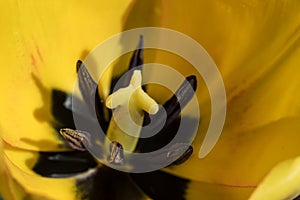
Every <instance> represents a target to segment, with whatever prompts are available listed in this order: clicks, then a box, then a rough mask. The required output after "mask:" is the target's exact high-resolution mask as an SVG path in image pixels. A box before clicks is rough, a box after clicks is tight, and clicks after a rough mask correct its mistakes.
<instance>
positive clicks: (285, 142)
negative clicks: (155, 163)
mask: <svg viewBox="0 0 300 200" xmlns="http://www.w3.org/2000/svg"><path fill="white" fill-rule="evenodd" d="M299 120H300V117H293V118H284V119H281V120H278V121H276V122H273V123H270V124H268V125H266V126H263V127H260V128H257V129H254V130H252V131H245V132H244V131H240V132H238V133H236V134H234V135H233V134H232V133H231V132H230V130H226V132H224V134H223V135H221V138H220V140H219V142H218V144H217V145H216V146H215V148H214V149H213V150H212V152H211V153H210V154H209V155H208V156H207V157H205V158H204V159H199V158H198V157H197V154H193V155H192V156H191V157H190V158H189V159H188V160H187V161H186V162H185V163H184V164H182V165H180V166H178V167H177V166H176V167H173V168H170V169H166V171H168V172H171V173H173V174H176V175H178V176H182V177H187V178H188V179H191V180H198V181H200V182H209V183H216V184H221V185H229V186H240V187H255V186H257V185H258V183H259V182H260V181H261V180H262V178H263V177H264V176H265V175H266V174H267V173H268V172H269V171H270V170H271V169H272V168H273V166H275V165H276V164H277V163H278V162H281V161H283V160H286V159H287V158H291V157H295V156H297V155H299V151H298V150H299V145H300V138H299V131H300V125H299ZM227 131H228V132H227ZM230 135H232V136H230ZM195 150H196V151H197V150H199V149H197V148H196V149H195Z"/></svg>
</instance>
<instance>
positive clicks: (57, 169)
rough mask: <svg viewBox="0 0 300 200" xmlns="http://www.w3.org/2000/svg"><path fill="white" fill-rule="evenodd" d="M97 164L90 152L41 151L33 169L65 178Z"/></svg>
mask: <svg viewBox="0 0 300 200" xmlns="http://www.w3.org/2000/svg"><path fill="white" fill-rule="evenodd" d="M30 162H31V161H30V160H28V161H27V163H30ZM96 166H97V162H96V161H95V160H94V158H93V157H92V156H91V155H90V154H89V153H88V152H80V151H70V152H39V159H38V162H37V163H35V165H34V167H33V171H35V172H36V173H38V174H40V175H41V176H44V177H51V178H63V177H70V176H75V175H77V174H80V173H83V172H86V171H88V170H89V169H92V168H95V167H96Z"/></svg>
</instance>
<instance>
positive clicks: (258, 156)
mask: <svg viewBox="0 0 300 200" xmlns="http://www.w3.org/2000/svg"><path fill="white" fill-rule="evenodd" d="M0 6H1V8H2V12H1V20H0V25H1V27H2V30H1V37H0V41H1V44H2V52H1V55H2V57H1V58H2V63H3V67H2V68H1V69H2V73H1V74H2V75H1V84H0V87H1V91H2V92H3V94H4V95H2V97H1V100H0V105H1V114H0V135H1V139H2V140H1V141H0V151H1V153H0V161H1V163H0V194H1V195H2V196H3V198H4V199H5V200H7V199H24V198H30V199H84V198H87V197H91V196H92V195H94V194H101V195H102V196H97V197H96V198H104V199H106V198H119V199H120V198H121V197H122V198H126V197H127V198H130V199H133V198H135V199H148V198H154V199H167V198H172V199H176V198H182V196H184V197H185V198H186V199H228V200H231V199H241V200H243V199H251V200H263V199H271V200H273V199H278V200H280V199H293V198H295V197H297V196H298V195H300V186H299V185H300V174H299V169H300V163H299V156H300V155H299V150H298V147H299V145H300V136H299V134H298V133H299V131H300V126H299V120H300V116H299V111H300V104H299V102H298V94H299V92H298V91H297V90H298V88H299V86H300V78H299V76H298V74H297V71H299V69H298V68H299V67H298V66H299V64H300V61H298V58H299V55H300V44H299V33H300V32H299V25H300V13H299V9H300V3H299V2H298V1H297V0H291V1H275V0H271V1H258V0H253V1H244V0H239V1H220V0H212V1H204V0H203V1H202V0H201V1H196V0H188V1H185V2H182V1H178V0H175V1H167V0H161V1H160V0H153V1H130V0H123V1H117V0H111V1H108V2H104V1H94V0H92V1H89V2H74V1H62V2H61V1H43V2H38V1H33V0H30V1H26V2H22V1H17V0H14V1H8V2H5V1H2V2H1V3H0ZM149 26H159V27H165V28H170V29H174V30H177V31H179V32H182V33H184V34H186V35H188V36H190V37H192V38H193V39H195V40H196V41H197V42H198V43H200V44H201V45H202V46H203V47H204V48H205V49H206V50H207V51H208V53H209V54H210V56H211V57H212V58H213V60H214V61H215V63H216V64H217V66H218V69H219V71H220V73H221V75H222V77H223V80H224V84H225V89H226V95H227V102H228V104H227V116H226V122H225V126H224V129H223V132H222V134H221V137H220V138H219V140H218V143H217V144H216V145H215V147H214V148H213V149H212V151H211V152H210V153H209V154H208V155H207V156H206V157H204V158H201V159H200V158H199V157H198V155H197V152H199V150H200V147H201V144H202V142H203V139H204V136H205V132H206V130H207V128H208V125H209V120H210V115H211V110H210V105H211V102H210V99H209V93H208V91H207V88H206V86H205V84H204V82H203V81H202V79H201V75H200V74H198V73H197V72H196V71H195V70H192V66H191V64H190V63H188V62H187V61H186V60H184V59H182V58H180V57H178V56H177V57H176V56H174V55H172V54H170V53H168V52H163V51H158V52H156V53H155V61H156V62H157V63H163V64H166V65H168V66H172V67H173V68H174V69H177V70H178V71H179V72H180V73H182V74H183V75H184V76H188V75H190V74H194V75H196V76H197V80H198V87H197V91H196V95H197V99H198V101H199V107H200V108H201V123H200V126H199V130H198V132H197V136H196V138H195V140H194V141H193V144H192V146H193V148H194V153H193V154H192V155H191V157H190V158H189V159H188V160H187V161H186V162H184V163H183V164H180V165H176V166H170V167H167V168H165V169H162V171H156V172H151V173H145V174H140V175H138V174H133V175H131V176H130V177H129V176H128V175H127V174H126V173H123V172H118V171H114V170H109V169H108V168H106V167H104V166H101V164H100V165H99V163H96V162H95V161H94V160H93V158H92V157H91V156H90V155H87V154H88V153H85V152H81V153H80V152H79V153H78V152H75V153H76V158H78V159H75V160H74V159H73V160H72V158H73V157H70V156H69V154H72V153H74V152H72V151H69V150H68V147H67V146H66V142H64V141H63V140H62V139H60V138H59V136H58V130H59V128H62V126H64V125H65V124H68V123H69V121H68V120H70V119H67V118H65V116H67V115H68V114H69V111H67V110H59V111H58V110H57V109H63V108H62V107H55V106H56V104H59V103H61V102H63V101H64V99H65V98H66V96H65V95H66V94H70V93H71V92H72V90H73V84H74V81H75V78H76V70H75V62H76V60H77V59H82V60H83V59H84V58H85V57H86V56H87V55H88V53H89V52H90V51H92V49H93V48H95V47H96V46H97V45H98V44H99V43H101V42H102V41H104V40H105V39H107V38H108V37H110V36H112V35H114V34H116V33H119V32H121V31H124V30H127V29H131V28H136V27H149ZM145 39H146V38H145ZM111 48H114V47H111ZM146 55H147V53H146ZM146 55H145V59H147V57H146ZM148 55H149V56H150V57H151V56H152V57H151V58H154V55H153V52H148ZM148 58H149V57H148ZM149 60H151V59H149ZM126 64H127V63H126ZM110 78H111V77H110V76H108V80H106V81H111V80H110ZM148 92H149V94H150V96H152V97H153V98H154V99H155V100H156V101H158V102H164V101H165V100H167V99H168V97H169V93H160V92H159V91H158V92H157V88H156V87H152V88H151V87H150V88H149V91H148ZM54 99H55V102H54ZM55 103H56V104H55ZM54 104H55V105H54ZM58 114H62V115H61V116H58ZM58 118H59V120H58ZM59 122H60V123H59ZM62 122H63V123H65V124H61V123H62ZM45 155H47V156H48V157H47V156H45ZM41 159H50V160H51V159H52V161H51V162H54V163H55V164H53V165H51V166H50V165H49V166H48V168H47V169H48V170H50V171H49V174H51V173H52V172H51V170H52V167H53V168H55V166H56V167H57V166H58V167H59V168H60V167H61V169H60V170H66V172H65V174H68V176H66V177H62V176H59V177H57V178H54V177H51V178H50V177H49V176H48V175H49V174H47V173H48V172H47V171H45V170H41V168H39V167H40V166H37V165H36V164H37V163H38V160H41ZM60 161H62V162H60ZM48 163H50V162H48ZM70 165H77V166H81V167H79V168H76V170H75V171H72V170H73V169H74V168H72V166H70ZM96 166H97V167H96ZM99 168H101V169H102V171H101V172H99V171H97V170H98V169H99ZM68 169H70V170H71V171H68ZM54 171H55V170H54ZM52 175H53V174H52ZM132 180H134V181H132ZM145 180H146V181H145ZM92 183H93V184H94V185H92ZM122 184H123V185H122ZM87 186H89V187H87ZM256 188H257V189H256ZM97 190H98V191H100V192H99V193H97V192H96V191H97ZM90 191H91V194H87V192H90ZM105 195H111V196H105ZM180 195H181V196H180ZM94 198H95V197H94Z"/></svg>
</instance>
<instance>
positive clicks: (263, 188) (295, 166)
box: [250, 157, 300, 200]
mask: <svg viewBox="0 0 300 200" xmlns="http://www.w3.org/2000/svg"><path fill="white" fill-rule="evenodd" d="M299 184H300V157H296V158H293V159H289V160H286V161H283V162H281V163H279V164H278V165H276V166H275V167H274V168H273V169H272V170H271V171H270V173H269V174H268V175H267V176H266V177H265V178H264V179H263V181H262V183H260V185H259V187H258V188H257V189H256V190H255V191H254V193H253V194H252V195H251V198H250V200H263V199H273V200H281V199H293V198H295V197H297V196H298V195H299V194H300V189H299Z"/></svg>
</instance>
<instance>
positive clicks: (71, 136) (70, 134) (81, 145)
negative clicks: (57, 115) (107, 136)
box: [59, 128, 91, 151]
mask: <svg viewBox="0 0 300 200" xmlns="http://www.w3.org/2000/svg"><path fill="white" fill-rule="evenodd" d="M59 132H60V134H61V135H62V136H63V137H64V138H65V140H66V141H67V142H68V144H69V145H70V146H71V147H72V148H73V149H76V150H79V151H85V150H86V148H85V145H89V146H91V139H90V138H91V136H90V134H89V133H88V132H86V131H80V130H73V129H70V128H62V129H60V131H59Z"/></svg>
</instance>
